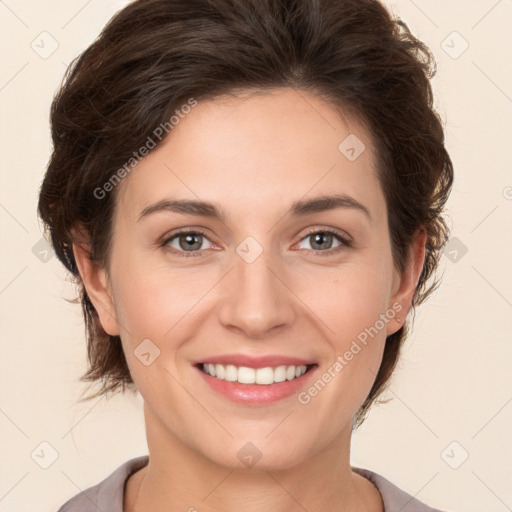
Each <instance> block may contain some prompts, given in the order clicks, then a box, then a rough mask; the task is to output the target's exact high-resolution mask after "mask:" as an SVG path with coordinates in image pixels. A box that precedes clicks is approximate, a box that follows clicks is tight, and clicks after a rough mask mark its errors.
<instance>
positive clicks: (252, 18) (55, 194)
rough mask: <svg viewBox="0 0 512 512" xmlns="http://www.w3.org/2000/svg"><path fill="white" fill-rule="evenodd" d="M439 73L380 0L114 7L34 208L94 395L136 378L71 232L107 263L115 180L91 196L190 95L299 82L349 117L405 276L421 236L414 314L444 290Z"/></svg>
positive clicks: (79, 64)
mask: <svg viewBox="0 0 512 512" xmlns="http://www.w3.org/2000/svg"><path fill="white" fill-rule="evenodd" d="M435 72H436V65H435V61H434V58H433V56H432V54H431V53H430V51H429V49H428V48H427V47H426V46H425V45H424V44H423V43H422V42H420V41H419V40H418V39H416V38H415V37H414V36H413V35H412V34H411V33H410V31H409V30H408V28H407V26H406V25H405V24H404V23H403V22H402V21H401V20H400V19H397V18H394V17H392V16H391V15H390V13H389V12H388V11H387V10H386V9H385V8H384V7H383V5H382V4H381V3H379V2H378V1H377V0H138V1H134V2H132V3H131V4H129V5H127V6H126V7H125V8H123V9H122V10H121V11H119V12H118V13H116V14H115V15H114V17H113V18H112V19H111V20H110V21H109V22H108V24H107V25H106V26H105V28H104V29H103V30H102V32H101V34H100V35H99V36H98V38H97V39H96V40H95V41H94V43H93V44H91V45H90V46H89V47H88V48H87V49H86V50H85V51H84V52H83V53H82V54H81V55H80V56H78V57H77V58H76V59H75V60H74V61H73V62H72V63H71V65H70V67H69V68H68V70H67V73H66V76H65V78H64V80H63V84H62V86H61V87H60V89H59V90H58V91H57V94H56V96H55V98H54V100H53V103H52V106H51V133H52V140H53V152H52V155H51V158H50V161H49V163H48V168H47V171H46V175H45V177H44V181H43V183H42V186H41V191H40V197H39V204H38V212H39V215H40V217H41V219H42V220H43V222H44V224H45V232H46V233H49V235H50V237H51V243H52V245H53V247H54V249H55V252H56V254H57V256H58V257H59V259H60V260H61V262H62V263H63V264H64V265H65V267H66V268H67V270H68V271H69V272H70V273H71V274H72V275H73V276H74V278H75V279H76V282H77V284H78V286H79V289H80V294H79V295H80V296H79V298H78V299H77V301H80V302H81V304H82V308H83V314H84V318H85V322H86V333H87V343H88V360H89V369H88V371H87V372H86V373H85V375H83V376H82V377H81V380H83V381H91V382H94V381H100V382H101V389H99V391H97V392H96V393H94V394H92V395H90V396H88V397H87V398H86V399H91V398H94V397H97V396H101V395H103V394H108V393H109V392H112V391H114V390H116V389H117V388H119V387H121V388H122V390H123V391H124V389H125V387H128V388H129V389H135V386H134V383H133V380H132V378H131V375H130V372H129V369H128V366H127V363H126V359H125V355H124V353H123V349H122V346H121V340H120V338H119V336H110V335H108V334H107V333H106V332H105V331H104V330H103V328H102V326H101V324H100V322H99V318H98V315H97V313H96V311H95V309H94V307H93V305H92V303H91V301H90V300H89V298H88V296H87V293H86V290H85V288H84V286H83V283H82V282H81V278H80V275H79V273H78V270H77V266H76V262H75V260H74V256H73V250H72V243H73V241H74V238H73V236H74V232H75V228H76V226H78V225H81V226H84V228H85V229H86V231H87V236H88V238H89V244H90V245H89V248H90V257H91V260H92V261H93V262H95V263H96V264H98V265H103V266H105V268H107V269H108V261H109V259H108V258H109V248H110V242H111V238H112V234H113V230H112V217H113V211H114V208H115V201H116V191H117V188H115V189H114V190H113V191H112V193H109V194H107V195H106V197H105V198H103V199H101V200H100V199H98V198H97V197H96V196H95V194H94V191H95V190H96V189H98V187H102V185H104V184H105V182H107V181H108V180H109V178H110V177H111V176H112V175H113V174H114V173H115V172H116V170H118V169H120V168H121V167H122V166H123V164H125V163H126V162H127V161H128V160H129V158H130V157H131V156H132V153H133V151H134V150H135V149H137V148H139V147H141V146H142V145H143V144H144V143H145V141H146V140H147V137H148V135H149V134H150V133H152V132H153V131H154V129H155V127H157V126H159V125H161V124H162V123H165V122H167V121H168V120H169V118H170V116H171V115H172V114H173V111H174V110H175V109H176V108H178V107H179V106H180V105H182V104H184V103H186V101H187V99H189V98H191V97H193V98H195V99H196V100H197V101H200V100H202V99H207V98H208V99H212V98H215V97H217V96H220V95H222V94H229V93H233V92H234V91H237V90H249V89H254V90H261V91H264V90H266V89H270V88H276V87H277V88H279V87H292V88H295V89H300V90H304V91H309V92H311V93H313V94H316V95H318V96H322V97H325V98H328V99H329V100H330V101H331V102H332V103H333V104H335V105H339V106H340V107H341V108H342V111H343V109H344V110H345V111H346V112H350V113H353V114H355V115H356V116H357V118H358V119H360V120H361V121H362V122H363V123H364V125H365V126H366V127H367V128H368V130H369V133H370V135H371V136H372V142H373V145H374V147H375V148H376V167H377V171H378V177H379V179H380V182H381V185H382V188H383V192H384V195H385V198H386V204H387V209H388V219H389V232H390V238H391V245H392V253H393V260H394V263H395V266H396V267H397V268H398V269H399V270H403V269H404V268H405V265H406V263H407V257H408V256H407V255H408V248H409V247H410V246H411V243H412V236H413V234H414V233H415V231H416V230H417V229H418V228H420V227H424V229H425V230H426V233H427V244H426V260H425V263H424V266H423V270H422V272H421V276H420V279H419V282H418V285H417V288H416V291H415V295H414V298H413V312H414V306H416V305H418V304H420V303H422V302H423V301H424V300H425V299H426V298H427V296H428V295H429V294H430V293H431V292H432V291H433V290H434V289H435V288H436V287H437V286H438V284H439V282H438V280H436V279H431V278H434V277H435V276H434V271H435V270H436V268H437V266H438V263H439V258H440V256H441V250H442V248H443V246H444V244H445V243H446V241H447V239H448V228H447V225H446V222H445V220H444V219H443V217H442V212H443V208H444V206H445V203H446V201H447V199H448V196H449V193H450V190H451V186H452V181H453V168H452V163H451V160H450V157H449V155H448V153H447V151H446V149H445V147H444V133H443V128H442V124H441V120H440V118H439V116H438V114H437V113H436V112H435V109H434V108H433V95H432V90H431V86H430V81H429V80H430V79H431V78H432V76H433V75H434V74H435ZM158 144H160V141H158V143H157V145H158ZM431 280H433V282H430V281H431ZM428 283H430V286H428ZM408 329H409V324H407V323H404V325H403V327H402V328H401V329H400V330H398V331H397V332H396V333H394V334H392V335H390V336H388V337H387V340H386V345H385V350H384V356H383V361H382V364H381V366H380V369H379V371H378V374H377V376H376V380H375V382H374V384H373V387H372V389H371V391H370V393H369V395H368V397H367V398H366V400H365V402H364V404H363V406H362V407H361V408H360V410H359V411H358V413H357V415H356V424H360V423H362V421H363V420H364V417H365V415H366V413H367V411H368V409H369V407H370V405H371V404H372V403H373V402H374V401H375V399H376V398H377V396H378V395H379V394H380V393H381V392H382V391H383V389H384V388H385V385H386V383H387V382H388V380H389V378H390V376H391V373H392V372H393V369H394V368H395V365H396V362H397V359H398V355H399V351H400V347H401V345H402V343H403V341H404V340H405V338H406V336H407V335H408Z"/></svg>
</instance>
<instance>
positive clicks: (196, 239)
mask: <svg viewBox="0 0 512 512" xmlns="http://www.w3.org/2000/svg"><path fill="white" fill-rule="evenodd" d="M205 240H208V238H206V236H205V234H204V232H203V231H201V230H198V229H190V230H185V231H179V232H178V233H175V234H173V235H172V236H169V237H166V238H165V240H164V241H163V242H162V247H171V249H172V250H173V252H176V253H192V254H180V256H185V257H188V256H198V255H199V254H194V253H199V252H200V251H201V250H204V249H205V247H204V246H203V245H204V241H205Z"/></svg>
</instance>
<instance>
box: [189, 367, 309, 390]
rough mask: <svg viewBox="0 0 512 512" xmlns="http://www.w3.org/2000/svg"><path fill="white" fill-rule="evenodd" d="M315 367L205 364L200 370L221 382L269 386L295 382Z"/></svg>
mask: <svg viewBox="0 0 512 512" xmlns="http://www.w3.org/2000/svg"><path fill="white" fill-rule="evenodd" d="M312 366H314V365H300V366H299V365H297V366H296V365H290V366H285V365H281V366H276V367H272V366H267V367H265V368H250V367H247V366H235V365H232V364H226V365H224V364H212V363H203V364H202V365H200V366H199V368H200V369H201V370H202V371H203V372H204V373H206V374H207V375H210V376H211V377H215V378H216V379H219V380H225V381H228V382H238V383H239V384H260V385H264V386H268V385H270V384H275V383H278V382H284V381H287V380H294V379H298V378H299V377H302V375H304V374H305V373H306V372H307V371H308V370H309V369H310V368H311V367H312Z"/></svg>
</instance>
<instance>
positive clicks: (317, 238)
mask: <svg viewBox="0 0 512 512" xmlns="http://www.w3.org/2000/svg"><path fill="white" fill-rule="evenodd" d="M311 236H313V238H314V242H313V243H312V244H311V245H312V247H313V248H314V249H322V248H323V249H325V247H315V246H321V244H322V243H325V241H326V240H327V241H330V242H332V235H330V234H328V233H315V234H314V235H311ZM328 245H329V246H330V245H331V244H328ZM329 248H330V247H327V249H329Z"/></svg>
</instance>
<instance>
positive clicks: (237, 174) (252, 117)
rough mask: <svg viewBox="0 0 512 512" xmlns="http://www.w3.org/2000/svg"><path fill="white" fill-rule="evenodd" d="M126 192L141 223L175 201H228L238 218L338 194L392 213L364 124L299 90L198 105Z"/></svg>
mask: <svg viewBox="0 0 512 512" xmlns="http://www.w3.org/2000/svg"><path fill="white" fill-rule="evenodd" d="M120 187H121V189H120V190H119V191H118V193H119V195H118V205H117V208H116V209H117V210H118V211H122V212H123V217H124V218H126V217H129V218H130V219H132V220H136V217H137V216H138V214H139V213H140V211H141V210H143V209H144V208H145V207H147V206H148V205H150V204H151V203H154V202H156V201H158V200H161V199H164V198H165V197H166V196H173V197H183V198H188V199H196V200H197V199H199V200H204V201H210V202H215V203H220V204H222V206H223V210H225V211H228V212H230V211H232V213H233V215H236V216H237V217H238V218H239V219H243V218H244V216H245V215H248V214H251V213H252V214H253V213H254V212H255V211H258V212H259V213H260V215H266V214H268V215H271V214H272V212H278V211H280V210H282V209H283V208H284V207H285V206H289V204H291V203H292V202H294V201H296V200H298V199H301V198H307V197H308V196H309V195H314V196H317V195H321V194H331V193H343V194H347V195H350V196H352V197H354V198H355V199H356V200H359V201H360V202H363V203H370V204H369V206H368V208H369V209H373V210H374V213H375V214H376V215H378V214H379V213H381V212H379V210H381V209H382V207H383V206H384V198H383V196H382V191H381V189H380V185H379V182H378V179H377V177H376V171H375V162H374V150H373V145H372V141H371V140H370V137H369V134H368V133H367V132H366V130H365V129H364V127H363V126H362V125H361V124H360V123H358V122H357V121H356V120H354V119H351V118H349V117H348V116H346V115H343V112H340V110H339V109H337V108H335V107H334V106H332V105H330V104H328V103H326V102H324V101H323V100H322V99H320V98H319V97H317V96H314V95H312V94H310V93H307V92H305V91H297V90H293V89H281V90H274V91H272V92H266V93H261V92H260V93H258V94H250V93H246V94H241V95H237V96H223V97H218V98H215V99H213V100H208V101H200V102H198V104H197V105H196V106H195V107H194V108H192V109H190V110H189V113H187V114H186V115H182V116H180V119H179V122H178V123H177V124H176V125H175V126H174V128H173V129H172V131H171V132H170V135H169V136H168V137H167V139H166V140H164V142H163V143H162V144H161V145H160V146H159V147H157V148H156V149H155V150H153V151H152V152H151V153H150V154H149V155H148V156H146V157H145V158H144V159H142V161H141V162H140V163H139V164H138V165H137V166H136V167H135V168H134V169H133V171H132V172H131V173H130V175H129V176H128V177H127V178H125V179H124V180H123V182H122V183H121V185H120Z"/></svg>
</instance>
